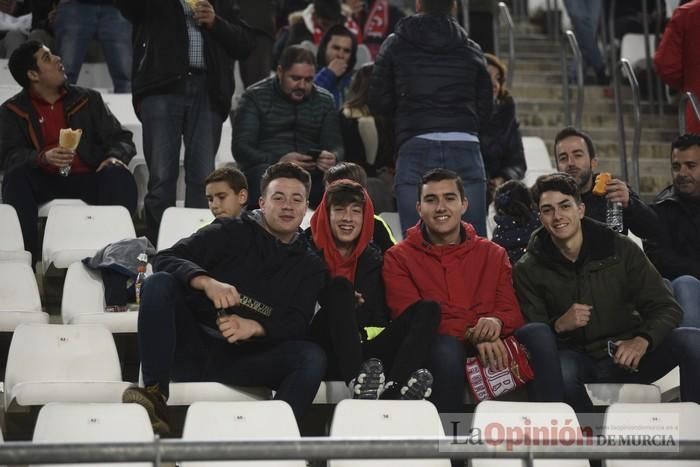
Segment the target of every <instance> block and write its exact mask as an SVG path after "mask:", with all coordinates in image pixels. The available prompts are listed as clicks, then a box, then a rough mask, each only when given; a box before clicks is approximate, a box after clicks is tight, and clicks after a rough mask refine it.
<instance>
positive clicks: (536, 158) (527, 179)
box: [523, 136, 556, 186]
mask: <svg viewBox="0 0 700 467" xmlns="http://www.w3.org/2000/svg"><path fill="white" fill-rule="evenodd" d="M523 151H524V152H525V162H526V164H527V170H526V171H525V176H524V177H523V183H524V184H525V185H527V186H532V185H534V183H535V180H537V177H539V176H540V175H547V174H550V173H553V172H556V169H555V168H554V165H553V164H552V159H551V158H550V157H549V151H548V150H547V146H546V145H545V144H544V141H543V140H542V138H539V137H537V136H523Z"/></svg>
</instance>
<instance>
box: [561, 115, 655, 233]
mask: <svg viewBox="0 0 700 467" xmlns="http://www.w3.org/2000/svg"><path fill="white" fill-rule="evenodd" d="M554 158H555V160H556V162H557V169H558V170H559V171H560V172H566V173H568V174H569V175H571V176H572V177H574V180H576V184H577V185H578V189H579V191H580V192H581V200H582V201H583V204H585V205H586V217H589V218H591V219H595V220H597V221H599V222H603V223H605V213H606V210H607V205H608V202H612V203H621V204H622V215H623V218H624V226H623V233H624V234H627V231H628V229H629V230H631V231H632V233H634V234H635V235H636V236H638V237H639V238H643V239H647V238H650V237H654V235H655V232H656V226H657V224H658V222H659V221H658V218H657V216H656V214H655V213H654V211H653V210H652V209H651V208H650V207H649V206H647V205H646V204H644V203H643V202H642V200H641V199H640V198H639V195H638V194H637V193H635V192H634V191H632V190H631V189H630V187H629V186H627V184H626V183H625V182H624V181H622V180H619V179H617V178H613V179H612V180H610V181H609V182H608V183H607V185H606V187H605V191H606V195H605V196H597V195H595V194H593V192H592V189H593V182H594V181H595V177H596V176H597V175H598V173H594V172H593V171H594V170H595V169H596V168H597V167H598V159H596V157H595V147H594V146H593V141H592V140H591V137H590V136H588V135H587V134H586V133H584V132H583V131H579V130H577V129H576V128H572V127H567V128H564V129H563V130H561V131H560V132H559V133H558V134H557V136H556V137H555V139H554Z"/></svg>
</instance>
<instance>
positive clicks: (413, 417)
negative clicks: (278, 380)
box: [328, 399, 450, 467]
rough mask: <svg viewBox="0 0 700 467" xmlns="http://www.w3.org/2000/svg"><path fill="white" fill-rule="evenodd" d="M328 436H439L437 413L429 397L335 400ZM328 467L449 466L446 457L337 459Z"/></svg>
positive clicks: (329, 463)
mask: <svg viewBox="0 0 700 467" xmlns="http://www.w3.org/2000/svg"><path fill="white" fill-rule="evenodd" d="M330 436H331V437H342V438H353V437H357V438H364V439H367V438H371V439H377V438H378V437H382V436H399V437H414V436H415V437H435V438H437V437H442V436H445V432H444V430H443V428H442V422H441V421H440V416H439V414H438V413H437V410H436V409H435V406H434V405H433V404H431V403H430V402H428V401H423V400H420V401H393V400H359V399H347V400H344V401H341V402H340V403H338V405H337V406H336V408H335V413H334V414H333V421H332V423H331V433H330ZM328 466H329V467H360V466H362V467H392V466H396V467H399V466H400V467H407V466H416V467H418V466H420V467H449V466H450V461H449V459H401V460H393V459H382V460H379V459H377V460H362V461H361V460H357V459H336V460H330V461H329V462H328Z"/></svg>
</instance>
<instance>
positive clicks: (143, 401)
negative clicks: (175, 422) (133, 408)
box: [122, 384, 170, 435]
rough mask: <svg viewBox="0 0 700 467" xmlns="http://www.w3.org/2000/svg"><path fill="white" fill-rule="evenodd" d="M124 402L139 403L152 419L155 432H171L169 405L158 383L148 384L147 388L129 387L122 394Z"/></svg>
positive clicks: (160, 433)
mask: <svg viewBox="0 0 700 467" xmlns="http://www.w3.org/2000/svg"><path fill="white" fill-rule="evenodd" d="M122 402H125V403H132V404H139V405H140V406H142V407H143V408H144V409H146V412H148V418H150V419H151V425H152V426H153V432H154V433H156V434H159V435H165V434H168V433H170V423H169V422H168V406H167V405H166V404H165V397H163V394H162V393H161V392H160V388H159V387H158V385H157V384H156V385H153V386H147V387H145V388H139V387H133V388H128V389H126V390H125V391H124V393H123V394H122Z"/></svg>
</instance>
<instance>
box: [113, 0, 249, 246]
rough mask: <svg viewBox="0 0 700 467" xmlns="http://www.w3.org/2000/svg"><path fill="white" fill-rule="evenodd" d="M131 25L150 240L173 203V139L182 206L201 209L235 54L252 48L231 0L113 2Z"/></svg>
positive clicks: (241, 55)
mask: <svg viewBox="0 0 700 467" xmlns="http://www.w3.org/2000/svg"><path fill="white" fill-rule="evenodd" d="M116 4H117V6H118V7H119V9H120V10H121V12H122V14H123V15H124V17H126V19H128V20H129V21H131V23H132V25H133V31H134V32H133V46H134V56H133V67H132V75H133V76H132V80H131V85H132V92H133V96H134V97H133V100H134V109H135V110H136V115H137V116H138V117H139V119H140V120H141V122H142V123H143V150H144V155H145V157H146V164H147V165H148V173H149V178H148V193H147V194H146V199H145V200H144V209H145V214H146V229H147V231H146V235H147V236H148V238H149V240H151V242H152V243H153V244H154V245H155V244H156V242H157V237H158V227H159V225H160V219H161V217H162V216H163V212H164V211H165V210H166V209H167V208H168V207H170V206H174V205H175V196H176V188H177V177H178V171H179V163H178V161H179V160H180V145H181V143H180V142H181V141H182V142H183V143H184V146H185V162H184V164H185V171H186V173H187V176H186V179H185V180H186V185H187V190H186V193H185V206H187V207H193V208H206V207H207V200H206V199H205V198H204V179H205V178H206V176H207V175H208V174H209V173H210V172H211V171H212V170H214V158H215V156H216V151H217V150H218V147H219V140H220V139H221V125H222V124H223V122H224V120H226V118H228V114H229V111H230V109H231V97H232V96H233V90H234V86H235V85H234V80H233V66H234V63H235V61H236V60H240V59H243V58H246V57H247V56H248V54H250V52H251V51H252V50H253V48H254V47H255V39H254V35H253V32H252V30H251V29H250V28H249V27H248V26H247V25H246V24H245V23H244V22H243V21H241V20H240V18H239V14H238V9H237V8H236V7H235V6H234V2H233V0H195V1H186V0H142V1H134V0H116Z"/></svg>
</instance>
